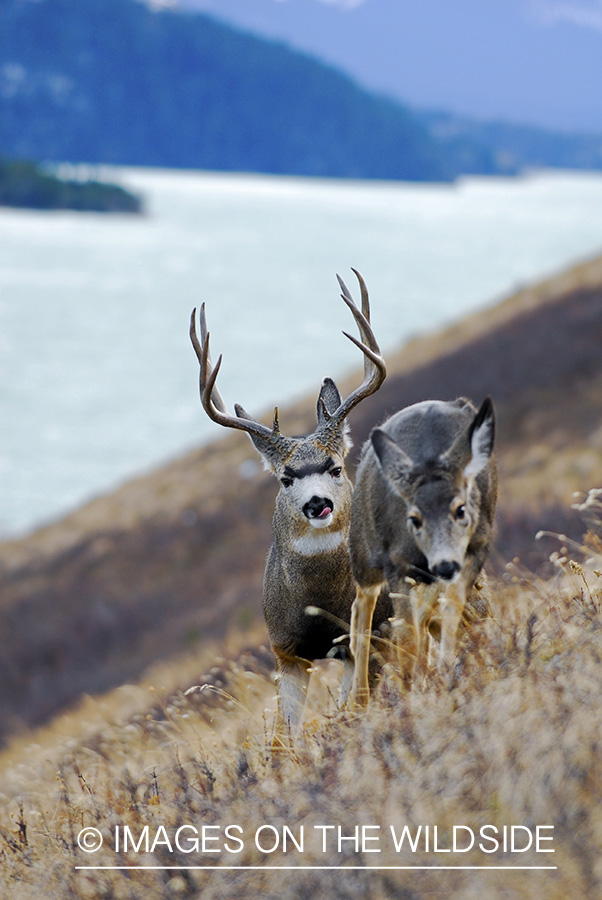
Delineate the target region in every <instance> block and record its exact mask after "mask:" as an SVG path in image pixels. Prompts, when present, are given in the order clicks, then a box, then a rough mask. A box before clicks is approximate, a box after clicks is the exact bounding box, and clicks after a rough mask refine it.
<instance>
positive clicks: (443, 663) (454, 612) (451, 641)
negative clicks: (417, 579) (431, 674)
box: [437, 579, 466, 672]
mask: <svg viewBox="0 0 602 900" xmlns="http://www.w3.org/2000/svg"><path fill="white" fill-rule="evenodd" d="M439 603H440V609H441V644H440V646H439V664H438V666H437V668H438V670H439V671H440V672H444V671H446V670H447V669H450V668H451V665H452V663H453V661H454V656H455V653H456V635H457V633H458V625H459V624H460V619H461V617H462V613H463V611H464V604H465V603H466V584H465V583H464V581H463V580H461V579H460V580H458V581H456V582H454V583H453V584H450V585H448V586H447V587H446V588H445V593H444V595H443V596H442V597H441V599H440V600H439Z"/></svg>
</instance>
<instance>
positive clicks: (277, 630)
mask: <svg viewBox="0 0 602 900" xmlns="http://www.w3.org/2000/svg"><path fill="white" fill-rule="evenodd" d="M353 271H354V272H355V270H353ZM355 274H356V276H357V278H358V281H359V285H360V291H361V300H362V302H361V305H362V308H361V311H360V310H359V309H358V308H357V306H356V305H355V303H354V301H353V298H352V296H351V294H350V292H349V290H348V288H347V287H346V285H345V284H344V282H343V281H342V280H341V279H340V278H339V284H340V286H341V290H342V298H343V300H344V301H345V303H346V304H347V306H348V307H349V309H350V310H351V313H352V314H353V317H354V319H355V321H356V324H357V327H358V330H359V335H360V340H358V339H357V338H355V337H353V336H352V335H350V334H347V333H346V332H344V334H345V335H346V337H348V338H349V340H350V341H352V342H353V343H354V344H355V345H356V346H357V347H359V349H360V350H361V351H362V353H363V355H364V379H363V383H362V384H361V386H360V387H358V388H356V389H355V390H354V391H352V393H351V394H349V396H348V397H347V398H346V399H345V400H342V398H341V395H340V393H339V391H338V389H337V387H336V385H335V383H334V381H332V379H330V378H325V379H324V381H323V383H322V387H321V390H320V394H319V397H318V404H317V427H316V430H315V431H314V432H313V433H312V434H310V435H307V436H304V437H285V436H284V435H283V434H281V433H280V428H279V423H278V410H277V409H276V410H275V413H274V422H273V425H272V428H268V427H267V426H266V425H263V424H262V423H261V422H257V421H255V420H254V419H252V418H251V416H250V415H248V413H246V412H245V410H244V409H243V408H242V407H241V406H239V405H235V407H234V410H235V415H232V414H230V413H229V412H228V411H227V409H226V406H225V404H224V401H223V399H222V397H221V395H220V392H219V390H218V388H217V386H216V379H217V375H218V372H219V369H220V365H221V361H222V358H221V356H220V357H219V359H218V361H217V363H216V364H215V366H214V365H213V364H212V361H211V356H210V351H209V333H208V331H207V325H206V321H205V307H204V304H203V307H202V308H201V315H200V322H201V335H200V340H199V337H198V335H197V331H196V325H195V321H196V310H194V311H193V314H192V318H191V323H190V337H191V340H192V344H193V346H194V349H195V351H196V355H197V357H198V360H199V363H200V391H201V402H202V405H203V408H204V409H205V412H206V413H207V415H208V416H209V417H210V418H211V419H213V421H215V422H217V423H218V424H219V425H224V426H226V427H227V428H237V429H240V430H242V431H245V432H246V433H247V434H248V435H249V437H250V439H251V441H252V442H253V444H254V446H255V449H256V450H257V451H258V452H259V454H260V455H261V457H262V458H263V460H264V463H265V464H266V467H267V468H268V469H269V470H271V472H272V473H273V474H274V475H275V476H276V478H278V480H279V482H280V490H279V492H278V495H277V497H276V508H275V511H274V517H273V523H272V524H273V535H272V546H271V547H270V550H269V553H268V558H267V563H266V568H265V574H264V583H263V607H264V613H265V618H266V623H267V626H268V632H269V635H270V641H271V645H272V649H273V651H274V654H275V657H276V666H277V675H278V697H279V704H278V706H279V719H280V722H279V724H280V726H282V725H284V726H285V727H286V728H288V729H290V731H291V732H295V731H296V730H297V728H298V726H299V723H300V718H301V714H302V711H303V705H304V703H305V695H306V691H307V686H308V682H309V673H310V668H311V661H312V660H314V659H323V658H325V657H326V656H327V654H328V653H329V651H330V650H331V649H332V646H333V641H335V640H336V639H337V638H340V637H342V636H343V635H345V634H346V633H347V631H348V623H349V620H350V616H351V606H352V603H353V599H354V597H355V583H354V581H353V576H352V573H351V565H350V561H349V551H348V543H347V541H348V534H349V522H350V517H351V497H352V490H353V489H352V485H351V482H350V481H349V479H348V477H347V475H346V472H345V465H344V464H345V457H346V455H347V452H348V450H349V447H350V446H351V442H350V440H349V437H348V428H347V425H346V422H345V420H346V418H347V416H348V415H349V413H350V412H351V410H352V409H353V408H354V407H355V406H357V404H358V403H360V402H361V401H362V400H364V399H365V398H366V397H369V396H370V394H373V393H374V392H375V391H377V390H378V388H379V387H380V386H381V384H382V383H383V381H384V379H385V375H386V368H385V363H384V360H383V359H382V356H381V354H380V349H379V346H378V344H377V342H376V339H375V337H374V334H373V332H372V328H371V326H370V305H369V300H368V291H367V288H366V285H365V283H364V281H363V279H362V277H361V275H360V274H359V273H358V272H355ZM337 277H338V276H337ZM308 607H312V608H313V609H310V611H309V612H308V611H307V608H308ZM310 613H313V614H310ZM390 614H391V609H390V607H389V606H388V603H387V601H386V600H383V601H380V603H379V608H378V610H377V618H378V621H383V620H384V619H386V618H388V616H389V615H390ZM352 672H353V667H352V664H351V662H350V661H347V662H346V667H345V674H344V677H343V685H342V688H341V694H342V697H344V695H345V694H346V693H347V692H348V691H349V688H350V686H351V677H352Z"/></svg>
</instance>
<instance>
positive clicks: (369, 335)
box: [337, 269, 380, 375]
mask: <svg viewBox="0 0 602 900" xmlns="http://www.w3.org/2000/svg"><path fill="white" fill-rule="evenodd" d="M352 272H354V273H355V275H356V277H357V280H358V281H359V284H360V291H361V295H362V311H361V312H360V311H359V309H358V308H357V306H356V304H355V301H354V299H353V297H352V296H351V292H350V290H349V288H348V287H347V285H346V284H345V282H344V281H343V279H342V278H341V277H340V276H339V275H337V278H338V280H339V285H340V287H341V291H342V293H341V299H342V300H343V302H344V303H345V304H346V305H347V306H348V307H349V309H350V310H351V313H352V315H353V318H354V319H355V322H356V325H357V327H358V330H359V333H360V337H361V338H362V342H363V344H365V345H367V346H368V347H370V349H371V350H373V351H374V352H375V353H377V354H378V355H379V356H380V348H379V346H378V343H377V341H376V338H375V337H374V332H373V331H372V326H371V325H370V300H369V298H368V288H367V287H366V282H365V281H364V279H363V278H362V276H361V275H360V273H359V272H357V271H356V270H355V269H352ZM343 333H344V334H345V332H343ZM347 337H349V335H347ZM370 366H371V361H370V359H369V357H368V356H365V357H364V375H367V374H368V371H369V369H370Z"/></svg>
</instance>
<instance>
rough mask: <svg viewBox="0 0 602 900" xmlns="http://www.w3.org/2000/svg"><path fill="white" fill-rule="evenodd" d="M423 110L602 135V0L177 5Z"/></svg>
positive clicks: (286, 0)
mask: <svg viewBox="0 0 602 900" xmlns="http://www.w3.org/2000/svg"><path fill="white" fill-rule="evenodd" d="M180 3H181V5H185V6H195V7H196V8H198V9H203V10H206V11H209V12H211V13H213V14H214V15H219V16H220V17H222V18H223V19H225V20H227V21H230V22H234V23H237V24H239V25H240V26H243V27H246V28H250V29H253V30H255V31H257V32H259V33H261V34H264V35H269V36H271V37H275V38H279V39H282V40H285V41H286V42H287V43H289V44H292V45H294V46H296V47H299V48H301V49H303V50H306V51H309V52H311V53H313V54H314V55H316V56H319V57H320V58H322V59H324V60H326V61H329V62H331V63H334V64H335V65H337V66H339V67H341V68H343V69H344V70H345V71H347V72H348V73H350V74H352V75H353V76H354V77H355V78H356V79H357V80H359V81H360V82H361V83H362V84H364V85H366V86H369V87H371V88H375V89H377V90H381V91H385V92H387V93H390V94H393V95H394V96H396V97H398V98H400V99H403V100H406V101H408V102H410V103H412V104H415V105H419V106H428V107H435V108H445V109H449V110H451V111H455V112H460V113H466V114H469V115H474V116H477V117H479V118H505V119H508V120H513V121H518V122H527V123H534V124H539V125H545V126H548V127H550V128H560V129H580V130H584V131H596V132H600V133H602V90H601V87H600V86H601V85H602V0H574V2H569V0H497V2H492V0H180Z"/></svg>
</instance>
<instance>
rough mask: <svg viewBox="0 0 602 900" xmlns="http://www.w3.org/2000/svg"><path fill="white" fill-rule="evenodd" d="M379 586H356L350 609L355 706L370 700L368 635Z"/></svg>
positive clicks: (364, 704) (370, 629)
mask: <svg viewBox="0 0 602 900" xmlns="http://www.w3.org/2000/svg"><path fill="white" fill-rule="evenodd" d="M380 589H381V585H380V584H377V585H371V586H369V587H360V585H358V586H357V589H356V593H355V600H354V601H353V606H352V607H351V629H350V643H351V654H352V656H353V660H354V671H353V685H352V688H351V700H352V702H353V703H354V704H356V705H357V706H361V707H365V706H367V705H368V700H369V699H370V688H369V685H368V667H369V663H370V635H371V632H372V616H373V615H374V608H375V606H376V601H377V600H378V595H379V594H380Z"/></svg>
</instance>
